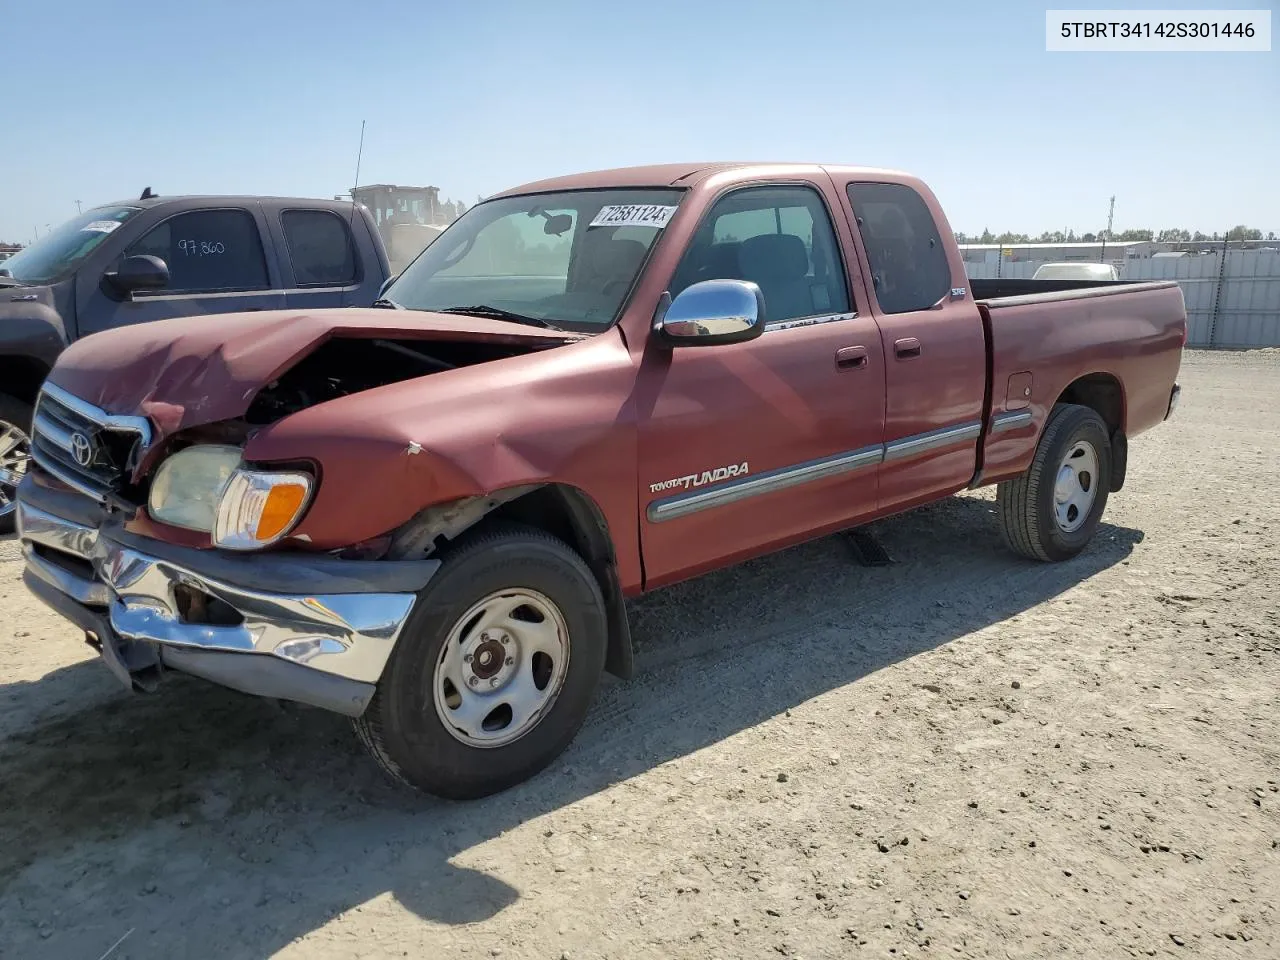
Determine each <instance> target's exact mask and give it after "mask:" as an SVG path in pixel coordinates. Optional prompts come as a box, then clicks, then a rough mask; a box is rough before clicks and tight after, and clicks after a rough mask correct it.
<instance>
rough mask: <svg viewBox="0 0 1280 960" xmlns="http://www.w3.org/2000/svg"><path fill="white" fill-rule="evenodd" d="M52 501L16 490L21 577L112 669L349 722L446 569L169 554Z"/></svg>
mask: <svg viewBox="0 0 1280 960" xmlns="http://www.w3.org/2000/svg"><path fill="white" fill-rule="evenodd" d="M50 495H51V492H50V491H48V490H47V489H45V488H40V487H37V486H35V485H34V484H32V481H31V480H30V478H28V480H26V481H24V484H23V488H22V489H21V490H20V491H19V499H18V513H17V520H18V530H19V536H20V537H21V540H22V546H23V552H24V554H25V557H26V573H25V575H24V580H25V581H26V582H27V584H28V586H29V587H30V588H31V589H32V591H33V592H34V593H35V594H36V595H37V596H39V597H40V598H41V599H43V600H45V602H46V603H48V604H49V605H50V606H52V607H53V608H54V609H55V610H57V611H58V612H59V613H61V614H62V615H63V616H66V617H68V618H69V619H72V620H73V621H74V622H76V623H77V624H78V625H80V626H81V627H82V628H84V629H85V630H86V632H88V633H91V634H95V635H96V634H99V633H101V632H103V630H104V629H105V630H107V631H109V633H110V634H111V636H108V637H103V636H96V637H95V639H96V640H97V641H98V642H99V643H100V644H101V645H102V647H103V653H104V656H105V657H107V659H108V662H109V665H112V664H113V659H114V660H115V661H121V660H123V661H124V662H125V667H126V670H127V671H129V672H130V673H138V674H140V673H141V672H142V671H143V670H145V669H146V668H147V667H148V666H157V665H159V666H167V667H172V668H174V669H178V670H181V671H183V672H187V673H195V674H197V675H201V676H205V677H207V678H208V679H211V680H215V681H216V682H219V683H223V684H225V685H227V686H232V687H235V688H237V689H241V690H245V691H246V692H249V693H260V694H263V695H268V696H282V697H283V698H285V699H294V700H300V701H302V702H307V703H314V704H316V705H317V706H323V707H326V708H328V709H335V710H338V711H339V712H342V713H346V714H349V715H356V714H358V713H359V712H361V711H362V710H363V708H364V705H365V704H367V702H368V698H369V697H370V696H372V693H373V689H374V685H375V684H376V683H377V681H378V679H379V678H380V677H381V676H382V671H383V668H384V667H385V666H386V663H387V659H388V658H389V657H390V656H391V651H392V650H393V648H394V647H395V643H396V641H397V639H398V638H399V636H400V633H401V631H402V630H403V629H404V625H405V622H406V621H407V620H408V618H409V614H410V613H411V612H412V610H413V605H414V602H415V600H416V599H417V592H418V591H419V590H420V589H421V588H422V587H423V586H425V585H426V583H427V581H428V580H429V579H430V578H431V576H432V575H433V574H434V573H435V571H436V570H437V569H438V568H439V562H438V561H419V562H375V561H344V560H337V559H335V558H331V557H300V556H299V555H296V554H289V555H281V554H276V555H256V556H252V557H244V556H241V557H232V556H228V555H225V554H222V553H219V552H218V551H213V550H192V549H188V548H181V547H173V546H171V545H169V544H162V543H159V542H157V541H152V540H145V539H143V538H140V537H137V536H134V535H131V534H128V533H126V532H125V531H123V530H122V529H121V528H120V527H119V526H118V525H117V526H113V527H108V526H94V525H93V523H92V516H93V514H91V513H90V514H88V515H86V512H84V511H75V512H77V513H79V519H69V518H68V517H66V516H63V515H60V513H71V512H73V511H69V510H66V509H63V510H62V511H60V513H55V512H53V510H52V509H50V505H49V504H48V503H44V504H40V505H37V503H36V502H34V501H37V500H41V499H45V500H47V499H48V497H49V496H50ZM57 496H59V497H62V496H64V495H62V494H57ZM64 502H65V501H64ZM103 516H104V517H105V514H103ZM193 597H194V598H196V600H195V606H194V607H193V603H192V598H193ZM108 648H110V649H108ZM122 650H123V652H124V654H127V655H122V654H121V651H122ZM112 654H115V656H114V658H113V656H112ZM149 654H150V655H149ZM153 661H154V662H153ZM113 669H115V670H116V672H117V673H120V670H119V669H118V664H114V665H113ZM122 679H124V677H122ZM130 682H131V685H133V682H132V681H130ZM313 688H314V689H313ZM281 691H283V692H281Z"/></svg>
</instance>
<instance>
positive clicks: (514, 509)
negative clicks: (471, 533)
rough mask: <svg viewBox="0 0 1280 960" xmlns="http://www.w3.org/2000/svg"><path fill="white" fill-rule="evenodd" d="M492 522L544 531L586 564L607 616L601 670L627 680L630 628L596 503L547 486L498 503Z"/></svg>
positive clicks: (575, 492) (564, 487) (630, 667)
mask: <svg viewBox="0 0 1280 960" xmlns="http://www.w3.org/2000/svg"><path fill="white" fill-rule="evenodd" d="M490 520H508V521H514V522H516V523H523V524H526V525H527V526H531V527H537V528H538V529H540V530H545V531H546V532H547V533H549V534H551V535H552V536H554V537H557V538H559V539H561V540H563V541H564V542H565V543H567V544H568V545H569V546H570V547H572V548H573V549H574V550H576V551H577V552H578V554H579V555H580V556H581V557H582V558H583V559H584V560H586V562H587V566H589V567H590V568H591V572H592V573H594V574H595V576H596V580H597V581H598V582H599V584H600V592H601V593H602V594H603V595H604V600H605V607H606V610H607V612H608V617H609V650H608V656H607V658H606V660H605V669H606V670H608V671H609V672H610V673H612V674H613V675H615V676H617V677H621V678H622V679H626V678H628V677H630V676H631V674H632V672H633V669H634V657H633V652H632V647H631V626H630V623H629V621H628V619H627V609H626V604H625V603H624V602H623V599H622V588H621V586H620V585H619V583H618V574H617V557H616V556H615V554H614V550H613V538H612V537H611V536H610V535H609V526H608V523H607V522H606V521H605V518H604V513H603V512H602V511H601V510H600V508H599V506H597V505H596V503H595V501H594V500H592V499H591V497H589V496H588V495H587V494H585V493H583V492H582V491H581V490H579V489H578V488H576V487H571V486H568V485H567V484H560V483H548V484H546V485H544V486H541V487H538V488H536V489H534V490H531V491H529V492H528V493H526V494H523V495H522V496H519V497H516V498H515V499H513V500H508V501H507V502H505V503H503V504H501V505H499V506H498V507H496V508H495V509H494V510H493V511H492V512H491V513H489V514H488V515H486V517H485V521H490Z"/></svg>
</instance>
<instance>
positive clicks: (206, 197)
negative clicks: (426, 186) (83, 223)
mask: <svg viewBox="0 0 1280 960" xmlns="http://www.w3.org/2000/svg"><path fill="white" fill-rule="evenodd" d="M258 201H262V202H265V203H272V204H281V203H283V204H289V205H295V204H296V205H297V206H301V207H320V208H324V209H337V208H342V209H344V210H349V209H350V208H351V201H350V200H326V199H322V198H319V197H275V196H264V195H260V194H248V193H246V194H238V193H237V194H218V193H182V194H171V195H166V194H155V195H154V196H150V197H147V198H146V199H145V200H140V199H138V198H136V197H135V198H134V199H132V200H116V201H114V202H112V203H99V204H97V205H96V206H95V208H94V209H101V208H104V207H141V208H143V209H144V210H145V209H147V208H149V207H158V206H160V205H162V204H168V203H177V202H181V203H187V204H193V205H197V206H221V205H226V204H244V203H256V202H258Z"/></svg>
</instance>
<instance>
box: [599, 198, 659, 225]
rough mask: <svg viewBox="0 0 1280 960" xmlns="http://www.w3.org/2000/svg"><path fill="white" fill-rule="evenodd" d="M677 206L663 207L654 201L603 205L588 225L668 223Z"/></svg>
mask: <svg viewBox="0 0 1280 960" xmlns="http://www.w3.org/2000/svg"><path fill="white" fill-rule="evenodd" d="M675 212H676V208H675V207H663V206H658V205H656V204H652V203H620V204H614V205H612V206H608V207H601V208H600V212H599V213H597V214H596V217H595V219H594V220H592V221H591V222H590V223H589V224H587V226H588V227H657V228H659V229H661V228H662V227H665V226H666V225H667V221H668V220H670V219H671V216H672V214H674V213H675Z"/></svg>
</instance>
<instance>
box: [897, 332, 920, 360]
mask: <svg viewBox="0 0 1280 960" xmlns="http://www.w3.org/2000/svg"><path fill="white" fill-rule="evenodd" d="M893 352H894V353H895V354H896V355H897V357H898V359H899V360H913V359H915V358H916V357H918V356H920V341H919V340H917V339H916V338H915V337H903V338H902V339H901V340H895V341H893Z"/></svg>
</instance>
